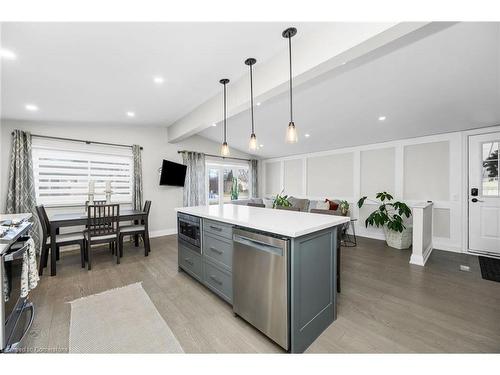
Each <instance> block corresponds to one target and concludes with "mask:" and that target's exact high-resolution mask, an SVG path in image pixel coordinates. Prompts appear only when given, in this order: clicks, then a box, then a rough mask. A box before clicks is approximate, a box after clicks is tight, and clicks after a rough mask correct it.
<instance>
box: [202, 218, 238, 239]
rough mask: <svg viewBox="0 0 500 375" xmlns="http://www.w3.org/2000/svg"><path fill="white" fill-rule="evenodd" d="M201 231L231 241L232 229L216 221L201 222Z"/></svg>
mask: <svg viewBox="0 0 500 375" xmlns="http://www.w3.org/2000/svg"><path fill="white" fill-rule="evenodd" d="M203 231H204V232H207V233H212V234H216V235H217V236H221V237H224V238H227V239H228V240H231V241H232V240H233V227H232V226H231V225H229V224H224V223H220V222H218V221H212V220H203Z"/></svg>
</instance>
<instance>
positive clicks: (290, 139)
mask: <svg viewBox="0 0 500 375" xmlns="http://www.w3.org/2000/svg"><path fill="white" fill-rule="evenodd" d="M295 34H297V29H296V28H295V27H290V28H288V29H286V30H285V31H283V33H282V34H281V35H282V36H283V38H287V39H288V58H289V62H290V122H289V123H288V129H287V131H286V143H297V142H298V140H299V137H298V136H297V129H296V128H295V124H294V122H293V100H292V37H293V36H294V35H295Z"/></svg>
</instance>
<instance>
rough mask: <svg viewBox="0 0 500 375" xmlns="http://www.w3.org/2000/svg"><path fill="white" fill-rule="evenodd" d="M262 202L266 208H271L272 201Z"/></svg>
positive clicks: (266, 199)
mask: <svg viewBox="0 0 500 375" xmlns="http://www.w3.org/2000/svg"><path fill="white" fill-rule="evenodd" d="M263 201H264V206H266V208H273V199H268V198H264V199H263Z"/></svg>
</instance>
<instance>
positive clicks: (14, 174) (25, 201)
mask: <svg viewBox="0 0 500 375" xmlns="http://www.w3.org/2000/svg"><path fill="white" fill-rule="evenodd" d="M6 211H7V213H8V214H20V213H27V212H30V213H31V214H32V215H33V216H32V218H31V221H32V222H33V227H32V229H31V231H30V235H31V237H32V238H33V241H34V243H35V248H36V249H37V251H38V252H40V235H39V230H40V229H39V228H40V223H39V221H38V215H37V213H36V196H35V182H34V176H33V159H32V156H31V133H29V132H24V131H22V130H17V129H16V130H14V132H13V133H12V149H11V153H10V167H9V182H8V190H7V207H6Z"/></svg>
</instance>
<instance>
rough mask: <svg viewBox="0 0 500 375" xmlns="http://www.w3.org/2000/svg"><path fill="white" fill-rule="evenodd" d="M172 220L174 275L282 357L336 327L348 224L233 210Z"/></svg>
mask: <svg viewBox="0 0 500 375" xmlns="http://www.w3.org/2000/svg"><path fill="white" fill-rule="evenodd" d="M177 212H178V238H179V241H178V243H179V258H178V259H179V269H180V270H183V271H185V272H186V273H188V274H189V275H191V276H193V277H194V278H195V279H197V280H198V281H200V282H201V283H202V284H204V285H205V286H206V287H207V288H209V289H210V290H211V291H212V292H214V293H215V294H217V295H218V296H219V297H221V298H222V299H223V300H225V301H226V302H228V303H229V304H231V305H233V311H234V312H235V315H238V316H240V317H241V318H243V319H245V320H247V321H248V322H249V323H250V324H252V325H254V326H255V327H256V328H258V329H259V330H260V331H262V332H263V333H264V334H266V335H267V336H268V337H270V338H271V339H272V340H274V341H275V342H276V343H278V344H279V345H280V346H282V347H283V348H284V349H285V350H287V351H289V352H291V353H302V352H304V351H305V350H306V349H307V348H308V347H309V345H311V343H312V342H314V340H315V339H316V338H317V337H318V336H319V335H320V334H321V333H322V332H323V331H324V330H325V329H326V328H327V327H328V326H329V325H330V324H331V323H332V322H333V321H334V320H335V319H336V314H337V308H336V302H337V293H336V290H337V285H336V283H337V256H336V255H337V250H338V249H337V229H338V228H339V226H340V225H342V224H343V223H345V222H347V221H348V220H349V219H348V218H345V217H338V216H330V215H318V214H311V213H303V212H294V211H284V210H283V211H282V210H272V209H266V208H258V207H247V206H239V205H231V204H225V205H223V206H220V205H216V206H196V207H185V208H178V209H177ZM186 223H187V224H186ZM233 263H234V264H233Z"/></svg>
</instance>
